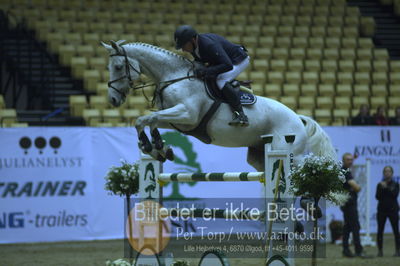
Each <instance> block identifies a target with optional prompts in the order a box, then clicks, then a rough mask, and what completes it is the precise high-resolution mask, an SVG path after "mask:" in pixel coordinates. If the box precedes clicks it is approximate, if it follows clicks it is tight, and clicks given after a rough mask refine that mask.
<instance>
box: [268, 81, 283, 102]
mask: <svg viewBox="0 0 400 266" xmlns="http://www.w3.org/2000/svg"><path fill="white" fill-rule="evenodd" d="M281 94H282V85H280V84H272V83H267V84H265V95H266V96H267V97H268V98H273V99H278V97H279V96H281Z"/></svg>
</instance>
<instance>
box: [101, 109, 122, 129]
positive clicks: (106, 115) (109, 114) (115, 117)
mask: <svg viewBox="0 0 400 266" xmlns="http://www.w3.org/2000/svg"><path fill="white" fill-rule="evenodd" d="M103 119H104V122H106V123H111V124H112V125H113V126H116V125H117V123H119V122H121V115H120V112H119V110H118V109H104V110H103Z"/></svg>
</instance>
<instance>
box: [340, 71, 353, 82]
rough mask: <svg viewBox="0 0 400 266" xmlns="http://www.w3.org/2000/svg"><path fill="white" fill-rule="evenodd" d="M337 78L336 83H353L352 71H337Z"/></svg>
mask: <svg viewBox="0 0 400 266" xmlns="http://www.w3.org/2000/svg"><path fill="white" fill-rule="evenodd" d="M337 80H338V83H340V84H353V82H354V76H353V73H349V72H338V73H337Z"/></svg>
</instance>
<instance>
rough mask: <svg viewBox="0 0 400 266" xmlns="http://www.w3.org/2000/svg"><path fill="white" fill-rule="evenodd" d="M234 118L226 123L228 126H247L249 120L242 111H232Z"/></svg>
mask: <svg viewBox="0 0 400 266" xmlns="http://www.w3.org/2000/svg"><path fill="white" fill-rule="evenodd" d="M233 114H234V116H235V117H234V118H233V120H232V121H231V122H229V123H228V124H229V125H230V126H241V127H247V126H248V125H249V121H248V119H247V116H246V115H245V114H244V113H239V112H237V111H235V112H233Z"/></svg>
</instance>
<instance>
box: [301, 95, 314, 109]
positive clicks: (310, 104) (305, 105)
mask: <svg viewBox="0 0 400 266" xmlns="http://www.w3.org/2000/svg"><path fill="white" fill-rule="evenodd" d="M314 107H315V98H314V97H309V96H303V97H300V98H299V108H300V109H314Z"/></svg>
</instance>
